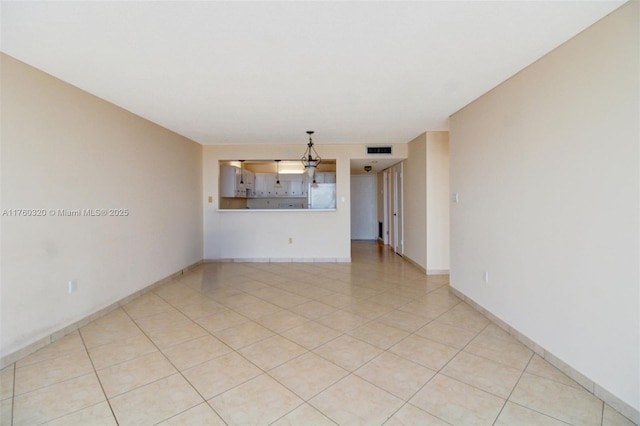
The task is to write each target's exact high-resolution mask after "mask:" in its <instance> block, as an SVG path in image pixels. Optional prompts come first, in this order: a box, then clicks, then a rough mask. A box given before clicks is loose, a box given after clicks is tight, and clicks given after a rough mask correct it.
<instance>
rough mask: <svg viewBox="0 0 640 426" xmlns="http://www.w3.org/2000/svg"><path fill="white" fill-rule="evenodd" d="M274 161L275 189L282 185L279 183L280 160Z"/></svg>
mask: <svg viewBox="0 0 640 426" xmlns="http://www.w3.org/2000/svg"><path fill="white" fill-rule="evenodd" d="M275 161H276V188H282V184H281V183H280V160H275Z"/></svg>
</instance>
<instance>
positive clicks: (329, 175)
mask: <svg viewBox="0 0 640 426" xmlns="http://www.w3.org/2000/svg"><path fill="white" fill-rule="evenodd" d="M316 183H336V173H335V172H319V173H316Z"/></svg>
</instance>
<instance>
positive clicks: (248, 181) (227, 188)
mask: <svg viewBox="0 0 640 426" xmlns="http://www.w3.org/2000/svg"><path fill="white" fill-rule="evenodd" d="M254 182H255V174H254V173H253V172H252V171H250V170H244V168H243V167H236V166H231V165H225V166H221V167H220V196H221V197H228V198H234V197H238V198H250V197H253V192H254Z"/></svg>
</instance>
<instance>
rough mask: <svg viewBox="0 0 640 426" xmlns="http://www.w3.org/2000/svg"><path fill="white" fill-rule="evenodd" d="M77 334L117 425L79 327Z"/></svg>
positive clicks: (115, 419) (117, 423)
mask: <svg viewBox="0 0 640 426" xmlns="http://www.w3.org/2000/svg"><path fill="white" fill-rule="evenodd" d="M78 335H79V336H80V340H81V341H82V346H84V350H85V352H86V354H87V358H89V362H90V363H91V367H92V368H93V374H94V375H95V376H96V380H98V383H99V384H100V389H101V390H102V394H103V395H104V399H105V401H106V402H107V404H108V405H109V410H110V411H111V415H112V416H113V420H114V421H115V422H116V425H119V424H120V422H119V421H118V418H117V417H116V413H115V412H114V411H113V407H112V406H111V401H110V400H109V398H108V397H107V392H105V390H104V386H103V385H102V381H101V380H100V376H98V370H96V366H95V364H94V363H93V359H92V358H91V354H89V348H87V344H86V343H85V341H84V337H83V336H82V333H81V332H80V329H78Z"/></svg>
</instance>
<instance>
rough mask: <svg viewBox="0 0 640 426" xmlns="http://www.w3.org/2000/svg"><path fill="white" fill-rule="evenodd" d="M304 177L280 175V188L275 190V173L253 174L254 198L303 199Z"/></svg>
mask: <svg viewBox="0 0 640 426" xmlns="http://www.w3.org/2000/svg"><path fill="white" fill-rule="evenodd" d="M307 186H308V185H307V180H306V175H280V188H276V174H275V173H256V174H255V197H258V198H285V197H286V198H304V197H306V196H307Z"/></svg>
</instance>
